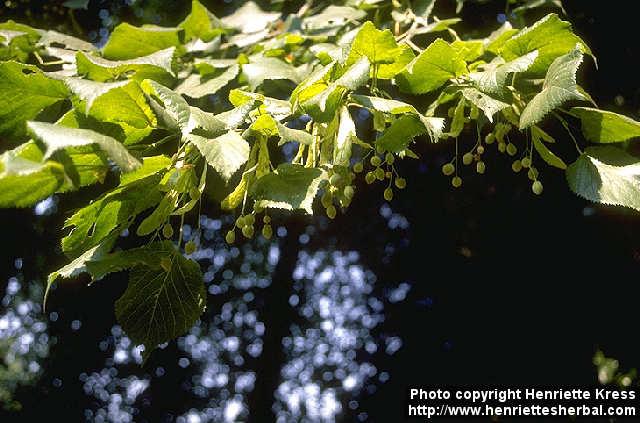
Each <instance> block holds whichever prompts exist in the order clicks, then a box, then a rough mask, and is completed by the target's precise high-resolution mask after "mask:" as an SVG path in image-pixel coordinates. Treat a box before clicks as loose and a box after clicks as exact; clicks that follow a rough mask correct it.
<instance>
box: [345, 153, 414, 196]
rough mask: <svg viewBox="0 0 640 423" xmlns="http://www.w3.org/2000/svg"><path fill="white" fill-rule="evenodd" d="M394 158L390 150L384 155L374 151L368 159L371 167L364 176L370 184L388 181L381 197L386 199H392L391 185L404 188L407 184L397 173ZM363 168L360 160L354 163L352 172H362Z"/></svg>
mask: <svg viewBox="0 0 640 423" xmlns="http://www.w3.org/2000/svg"><path fill="white" fill-rule="evenodd" d="M395 160H396V158H395V156H394V155H393V153H391V152H387V153H386V154H384V155H382V154H376V153H374V155H373V156H371V158H370V159H369V163H370V164H371V166H373V169H372V170H371V171H369V172H367V173H366V174H365V176H364V180H365V182H366V183H367V184H372V183H374V182H375V181H384V180H388V181H389V183H388V185H387V187H386V188H385V190H384V193H383V197H384V199H385V200H387V201H391V200H392V199H393V186H395V187H396V188H398V189H404V188H406V186H407V180H406V179H404V178H402V177H401V176H399V175H398V173H397V171H396V169H395V167H394V165H393V164H394V163H395ZM363 169H364V165H363V164H362V162H358V163H356V164H355V165H354V172H356V173H359V172H362V170H363Z"/></svg>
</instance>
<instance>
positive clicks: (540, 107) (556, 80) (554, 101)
mask: <svg viewBox="0 0 640 423" xmlns="http://www.w3.org/2000/svg"><path fill="white" fill-rule="evenodd" d="M580 63H582V52H581V51H580V49H579V48H577V47H576V48H575V49H574V50H572V51H570V52H569V53H567V54H565V55H564V56H560V57H558V58H557V59H555V60H554V61H553V63H552V64H551V66H549V71H548V72H547V76H546V77H545V78H544V83H543V84H542V91H541V92H539V93H538V94H536V96H535V97H534V98H533V99H532V100H531V101H530V102H529V103H528V104H527V106H526V107H525V108H524V110H523V111H522V114H521V115H520V129H524V128H528V127H529V126H531V125H533V124H534V123H538V122H540V120H542V118H544V117H545V116H546V115H547V114H548V113H550V112H551V111H552V110H553V109H555V108H556V107H558V106H560V105H561V104H562V103H564V102H566V101H569V100H583V99H584V96H583V95H582V94H581V93H580V92H579V91H578V87H577V85H576V72H577V71H578V67H579V66H580Z"/></svg>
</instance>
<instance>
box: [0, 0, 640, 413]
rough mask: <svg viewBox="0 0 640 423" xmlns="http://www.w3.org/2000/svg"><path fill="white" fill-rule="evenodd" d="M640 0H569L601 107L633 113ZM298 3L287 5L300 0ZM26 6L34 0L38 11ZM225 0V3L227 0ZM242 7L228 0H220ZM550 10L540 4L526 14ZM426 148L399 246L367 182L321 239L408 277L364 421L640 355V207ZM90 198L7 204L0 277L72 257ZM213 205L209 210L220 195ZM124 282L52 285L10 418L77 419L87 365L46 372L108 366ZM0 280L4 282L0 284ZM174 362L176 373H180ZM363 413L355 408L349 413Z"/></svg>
mask: <svg viewBox="0 0 640 423" xmlns="http://www.w3.org/2000/svg"><path fill="white" fill-rule="evenodd" d="M439 2H440V3H447V2H445V1H444V0H440V1H439ZM54 3H55V2H28V3H25V4H26V6H25V4H21V6H20V7H19V8H16V9H10V10H7V9H4V10H3V9H2V6H0V10H2V13H0V20H5V19H6V18H8V17H10V18H14V19H16V20H18V21H23V22H29V21H35V23H36V24H40V25H41V26H47V27H50V26H51V24H50V22H60V24H61V25H63V28H69V27H73V24H71V23H70V19H69V16H68V15H67V14H61V15H57V17H54V16H53V15H52V16H45V15H43V13H44V12H43V9H42V7H43V6H44V5H45V4H47V5H49V6H48V7H51V6H50V5H51V4H54ZM185 3H187V2H165V3H164V6H163V11H164V12H163V13H166V16H165V17H164V19H166V22H165V21H164V19H163V23H175V20H176V19H182V16H184V14H185V13H186V10H185V9H186V8H188V6H187V7H185ZM205 3H211V2H205ZM216 3H217V2H216ZM631 3H632V2H625V1H609V2H606V3H605V2H601V1H593V2H592V1H580V0H577V1H565V2H564V4H565V8H566V11H567V15H568V16H567V19H568V20H569V21H571V22H572V23H573V25H574V28H575V31H576V32H577V33H578V34H579V35H580V36H582V37H583V38H584V39H585V41H586V42H587V43H588V44H589V45H590V47H591V49H592V50H593V52H594V54H595V55H596V56H597V58H598V69H597V70H596V69H595V68H594V64H593V62H592V61H591V60H589V59H587V60H585V63H584V64H583V65H582V67H581V71H580V73H581V76H580V78H579V81H580V83H581V84H582V85H583V87H584V88H585V89H586V90H587V91H588V92H589V93H590V94H591V95H592V97H593V98H594V99H595V101H596V102H597V103H598V105H599V106H600V107H602V108H606V109H609V110H613V111H616V112H621V113H625V114H627V115H628V116H631V117H633V118H635V119H638V117H639V116H638V111H639V108H640V98H639V90H638V83H637V79H638V76H637V75H638V73H637V64H638V63H640V60H638V58H640V56H639V53H640V51H639V47H638V43H637V41H636V39H637V37H636V36H634V33H635V32H636V25H637V23H636V22H635V16H634V13H632V12H631V11H630V10H628V8H629V6H630V4H631ZM104 4H106V2H103V6H100V3H99V2H95V1H91V2H90V8H89V10H87V11H79V12H77V13H76V16H75V17H76V24H77V25H76V27H75V28H76V30H77V29H78V25H79V28H80V29H82V30H83V31H85V32H86V33H89V32H91V31H96V32H98V31H99V27H100V25H101V22H100V19H99V18H98V17H97V16H98V12H99V9H100V8H101V7H104ZM295 4H296V2H291V3H290V4H289V5H288V6H287V7H291V8H292V9H294V8H295ZM209 5H211V4H209ZM25 7H27V8H30V9H29V10H32V15H31V17H30V18H29V17H27V16H26V13H25ZM216 7H217V8H218V10H216V12H217V13H218V12H220V9H221V8H222V7H221V6H220V4H218V6H216ZM216 7H214V8H213V9H215V8H216ZM232 7H233V5H224V9H225V10H226V11H229V9H230V8H232ZM503 8H504V2H503V1H497V2H489V3H488V4H483V5H473V4H467V5H465V8H464V10H463V14H462V18H463V22H464V27H466V29H467V31H465V30H460V33H463V34H464V33H465V32H468V30H471V31H473V30H477V31H479V34H480V33H482V34H484V33H486V32H487V31H489V30H490V29H491V28H495V27H496V26H497V22H496V14H497V13H499V12H501V11H502V10H503ZM442 9H443V10H439V11H438V12H437V14H438V16H442V17H446V16H451V15H452V11H451V8H450V7H449V6H448V5H447V6H444V7H442ZM183 12H184V13H183ZM220 14H223V13H220ZM542 14H544V12H543V11H536V12H534V13H532V14H531V16H530V17H531V19H534V18H536V17H538V15H542ZM135 19H136V18H135V16H130V17H128V18H126V17H125V20H133V21H135ZM43 21H44V22H43ZM45 22H46V23H45ZM72 30H73V29H72ZM617 96H621V98H622V99H623V101H620V97H619V98H618V101H617V102H616V100H615V98H616V97H617ZM555 134H556V135H557V140H558V142H559V143H560V144H562V143H564V144H566V145H569V146H570V144H571V141H570V139H568V137H564V136H563V133H562V131H561V130H556V131H555ZM488 150H493V149H488ZM567 152H571V149H567ZM420 153H421V156H423V157H424V159H423V160H421V161H420V163H418V162H409V161H404V162H403V164H402V165H401V167H400V169H401V173H402V174H403V175H405V177H406V179H407V180H408V187H407V189H406V190H405V191H404V192H402V193H400V194H399V195H396V198H395V199H394V201H393V204H392V206H393V209H394V211H395V212H397V213H401V214H403V215H405V216H406V217H407V219H408V220H409V222H410V224H411V229H410V231H409V233H408V234H407V240H406V241H405V244H404V245H405V247H404V248H403V249H402V250H401V251H399V252H398V253H397V254H395V255H394V256H393V259H392V261H391V262H390V263H384V262H383V260H382V256H383V250H384V247H385V245H386V243H387V242H388V239H386V236H387V235H386V234H387V232H385V231H384V230H383V229H381V227H382V226H384V225H385V223H384V221H383V220H382V219H381V218H380V217H379V215H378V212H377V211H378V208H379V205H380V204H381V202H382V188H379V187H375V186H374V187H365V186H364V185H363V186H358V188H359V189H358V194H357V201H355V202H354V204H353V205H352V206H351V208H350V210H349V212H348V213H346V214H345V215H339V217H338V218H337V219H336V220H335V221H334V222H332V223H331V225H330V226H329V228H328V229H327V230H326V231H325V233H324V235H323V236H322V237H320V238H316V239H314V241H313V242H314V245H315V246H317V247H318V248H322V246H323V244H335V245H336V246H337V247H338V248H346V249H354V250H357V251H359V252H360V254H361V256H362V258H363V261H364V264H365V265H366V266H368V267H370V268H371V269H372V270H373V271H374V272H375V273H376V274H377V276H378V281H379V287H378V289H380V290H382V289H384V283H385V281H388V280H394V281H398V280H406V281H409V282H411V283H412V290H411V291H410V294H409V298H408V300H407V301H404V302H402V303H398V304H397V305H394V306H391V307H388V308H387V309H386V311H385V313H386V320H385V322H384V324H383V325H382V327H380V328H378V329H379V330H381V331H388V332H396V333H398V334H399V335H400V336H401V337H402V339H403V342H404V345H403V347H402V348H401V349H400V351H399V352H398V353H396V354H395V355H393V356H390V357H386V358H384V359H383V361H382V362H380V363H375V364H376V365H377V366H379V367H381V368H386V369H389V372H390V374H391V379H390V381H389V382H387V383H386V384H383V385H380V386H379V387H378V390H377V392H375V393H374V394H372V395H364V396H362V397H361V398H359V401H360V404H361V410H365V411H367V412H368V414H369V416H370V421H377V422H387V421H396V420H398V419H399V416H400V413H398V410H400V409H401V404H404V396H405V393H406V388H407V386H408V385H412V384H424V385H431V386H446V385H450V386H452V385H505V386H506V385H518V386H523V385H547V386H569V387H572V386H579V385H592V384H594V383H596V375H595V368H594V366H593V364H592V361H591V360H592V357H593V354H594V352H595V351H596V349H598V348H602V349H603V350H604V351H605V353H606V354H607V355H608V356H612V357H615V358H617V359H619V360H620V361H621V363H622V366H623V367H624V368H629V367H633V366H636V365H637V364H638V362H639V357H640V354H638V353H639V350H640V344H639V343H638V342H637V341H636V337H635V336H636V334H635V332H636V328H637V318H636V315H637V310H636V304H637V296H636V284H637V283H638V276H639V275H640V237H639V236H638V235H640V218H639V215H638V213H636V212H633V211H630V210H626V209H622V208H615V207H601V206H596V205H593V204H590V203H588V202H586V201H584V200H581V199H579V198H577V197H576V196H574V195H573V194H572V193H570V192H569V190H568V188H567V185H566V182H565V181H564V175H563V173H562V172H560V171H556V170H553V169H550V168H544V170H543V171H542V175H541V179H542V181H543V183H544V186H545V191H544V194H543V195H542V196H541V197H536V196H534V195H532V194H531V190H530V182H529V181H528V179H526V176H525V175H522V174H518V175H515V174H513V173H512V172H511V170H510V162H509V161H508V160H507V159H505V157H504V156H497V155H495V154H493V153H489V154H488V156H489V157H488V158H486V159H485V162H487V173H486V175H484V176H472V175H471V172H469V171H467V172H468V174H469V175H468V176H469V177H466V178H464V186H463V188H462V189H460V190H453V189H452V188H451V187H450V185H449V181H448V179H447V178H444V177H442V175H441V174H440V166H441V164H442V163H443V161H444V160H445V159H447V158H448V157H449V156H450V155H451V154H452V152H451V146H450V145H430V146H426V147H422V148H421V149H420ZM570 154H573V153H570ZM564 157H566V158H569V157H572V156H571V155H564ZM86 194H87V195H89V193H86ZM80 202H81V199H78V198H75V199H72V198H66V197H61V201H60V204H59V205H58V209H59V210H61V211H63V213H59V214H57V215H54V216H49V217H38V218H35V217H34V215H33V213H32V210H31V209H27V210H0V222H2V223H1V225H2V234H3V242H2V245H3V247H2V248H4V251H3V252H2V255H1V256H0V257H2V260H1V261H0V276H2V278H0V281H2V282H1V283H2V284H4V283H5V281H6V277H5V275H10V274H11V272H12V271H13V270H12V266H13V260H14V258H16V257H24V260H25V277H26V278H27V279H29V278H35V279H39V280H42V279H43V274H46V273H48V272H49V271H51V270H53V269H55V268H56V267H57V266H59V265H60V264H62V263H64V259H63V258H62V256H61V254H60V252H59V250H58V248H57V247H56V246H57V240H58V239H59V236H60V231H59V229H58V228H60V227H61V222H62V220H63V218H64V216H65V211H66V210H69V209H72V208H73V207H77V205H78V204H80ZM207 212H210V213H212V214H214V213H215V209H214V208H212V209H211V210H208V211H207ZM307 223H308V222H307V221H304V220H301V219H299V218H293V219H292V220H291V221H289V222H287V226H288V227H289V228H290V233H296V232H297V231H300V230H302V229H301V228H302V227H303V226H304V225H306V224H307ZM347 228H348V230H345V229H347ZM283 248H284V250H283V260H282V262H281V264H280V265H279V266H278V268H277V269H276V274H275V275H274V284H273V286H272V287H271V288H269V291H267V292H265V293H264V300H263V301H264V304H265V307H266V305H268V306H269V308H268V310H269V313H267V315H266V316H265V317H264V318H265V319H266V321H265V324H266V326H267V338H268V340H267V343H268V344H267V345H265V359H263V360H261V361H260V363H258V366H260V367H259V368H258V382H257V383H258V386H259V388H258V391H259V392H260V393H261V394H264V395H259V394H255V395H254V396H253V397H252V398H251V399H252V403H251V404H250V407H251V408H252V412H253V413H254V414H252V420H253V421H269V418H268V416H269V411H268V409H269V407H270V403H271V399H270V398H269V396H268V393H269V389H270V388H271V387H272V386H275V385H274V384H275V383H276V381H274V380H273V378H274V377H275V376H277V374H278V371H279V370H278V369H279V367H278V366H277V365H274V361H273V360H278V359H281V358H282V356H281V353H280V352H279V351H278V348H277V346H278V342H279V340H278V339H279V338H278V337H279V335H280V334H281V333H279V332H278V331H279V329H278V326H279V325H278V324H277V322H282V321H289V320H291V319H294V318H295V313H294V312H292V311H291V310H290V309H291V308H290V307H286V299H287V297H288V295H289V291H288V289H287V283H288V278H289V275H290V272H291V270H292V266H293V263H295V254H296V248H297V245H296V244H295V243H293V242H290V241H289V242H287V243H286V244H285V245H283ZM308 248H310V247H308ZM7 277H8V276H7ZM125 284H126V279H125V277H124V276H116V277H113V278H111V279H110V280H109V283H101V284H99V285H95V286H93V287H90V288H87V287H85V286H83V285H82V283H80V282H78V283H76V284H69V285H67V286H66V287H65V288H62V289H59V290H57V291H56V292H55V293H54V296H53V298H52V310H60V312H61V319H60V320H59V321H58V322H56V323H51V324H50V332H51V333H52V334H54V335H57V336H58V338H59V342H58V344H57V345H56V346H54V347H53V349H52V354H51V356H50V358H49V359H48V362H47V363H46V369H47V370H46V373H45V375H44V377H43V379H42V383H41V384H40V385H38V386H36V387H34V388H29V389H23V390H22V391H19V392H18V393H17V398H18V399H19V400H20V401H21V402H22V403H23V405H24V409H23V411H22V412H21V413H18V414H6V413H5V414H3V412H2V411H0V421H3V422H4V421H7V422H8V421H36V419H40V418H45V417H47V416H49V417H51V416H56V421H58V420H59V421H80V420H82V410H83V408H85V406H86V401H87V399H85V398H79V397H77V395H78V394H77V393H79V392H81V383H80V382H78V381H77V377H76V378H75V381H74V378H73V377H68V378H67V379H65V383H66V385H65V389H63V390H53V389H51V388H50V386H51V382H50V381H51V380H52V378H53V377H57V376H60V375H74V374H76V375H77V374H78V373H80V372H81V371H84V370H85V369H87V368H100V367H101V366H102V363H103V361H104V357H103V356H102V355H99V354H96V349H95V345H96V344H97V342H99V340H100V339H102V338H103V337H104V334H105V333H107V331H108V330H109V328H110V327H111V326H112V325H113V323H114V316H113V302H114V301H115V299H116V298H117V297H118V296H119V295H120V294H121V293H122V292H123V290H124V287H125ZM2 290H4V287H3V286H2V285H0V294H2ZM278 304H281V305H282V304H284V305H285V307H278V306H277V305H278ZM210 306H215V305H211V304H210ZM74 319H81V320H82V321H83V326H82V330H81V331H80V332H73V333H72V332H71V331H70V329H69V323H70V322H71V321H72V320H74ZM270 323H272V324H270ZM269 328H274V329H271V330H273V331H274V332H269V330H270V329H269ZM285 330H286V328H285ZM270 336H271V338H270ZM269 339H270V340H269ZM171 351H172V348H171V347H169V348H168V349H167V350H165V351H163V352H162V353H161V354H157V355H156V356H155V357H153V358H152V359H151V361H153V360H157V361H158V362H161V361H162V360H163V357H164V358H166V357H168V355H169V356H170V354H171ZM275 363H277V361H275ZM150 365H153V363H151V364H150ZM174 376H175V380H176V381H177V380H178V377H179V375H174ZM163 383H164V385H162V386H163V387H164V388H162V387H161V388H155V389H154V391H153V392H152V395H153V402H154V404H163V405H164V408H165V409H164V410H156V411H152V412H150V413H149V414H148V415H147V416H146V417H147V418H149V421H158V419H159V417H160V416H161V415H162V413H163V412H165V411H167V410H169V409H171V407H173V406H176V407H178V410H177V411H179V410H180V408H181V407H182V406H183V405H181V404H176V401H177V400H176V396H175V391H176V390H177V389H178V388H177V382H175V383H176V387H175V389H174V390H172V389H171V383H172V378H171V377H169V378H165V379H163ZM265 395H266V396H265ZM361 410H359V411H361ZM354 418H355V417H354V416H352V415H349V414H347V415H346V416H345V418H344V420H345V421H352V420H354Z"/></svg>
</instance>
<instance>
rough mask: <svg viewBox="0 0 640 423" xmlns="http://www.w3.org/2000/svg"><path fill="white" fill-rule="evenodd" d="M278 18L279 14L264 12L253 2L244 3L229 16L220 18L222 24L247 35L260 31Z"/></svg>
mask: <svg viewBox="0 0 640 423" xmlns="http://www.w3.org/2000/svg"><path fill="white" fill-rule="evenodd" d="M278 18H280V13H276V12H265V11H263V10H262V9H260V7H259V6H258V5H257V4H256V3H254V2H253V1H248V2H246V3H244V4H243V5H242V6H241V7H239V8H237V9H236V10H235V11H234V12H233V13H232V14H231V15H228V16H225V17H224V18H222V23H223V24H224V25H225V26H227V27H229V28H235V29H237V30H238V31H240V32H242V33H245V34H248V33H254V32H258V31H262V30H263V29H265V28H267V27H268V26H269V25H271V24H272V23H273V22H275V21H277V20H278Z"/></svg>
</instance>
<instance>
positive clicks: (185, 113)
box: [141, 79, 193, 135]
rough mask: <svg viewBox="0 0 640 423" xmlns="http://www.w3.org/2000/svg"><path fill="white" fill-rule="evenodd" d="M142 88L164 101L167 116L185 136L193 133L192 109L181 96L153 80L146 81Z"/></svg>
mask: <svg viewBox="0 0 640 423" xmlns="http://www.w3.org/2000/svg"><path fill="white" fill-rule="evenodd" d="M141 87H142V89H143V90H144V92H145V93H147V94H152V95H155V96H156V97H157V98H159V99H160V100H161V101H162V103H163V106H164V108H165V110H166V112H167V114H168V115H169V117H170V118H171V119H172V120H173V121H174V122H175V124H176V125H177V126H178V128H180V130H181V131H182V134H183V135H186V134H188V133H189V132H191V130H192V129H193V123H192V121H191V120H190V117H191V109H190V106H189V103H187V101H186V100H185V99H184V98H183V97H182V96H181V95H180V94H178V93H176V92H175V91H173V90H170V89H169V88H167V87H165V86H164V85H162V84H159V83H157V82H156V81H153V80H151V79H146V80H144V81H143V82H142V84H141Z"/></svg>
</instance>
